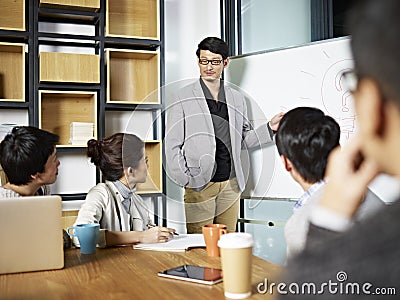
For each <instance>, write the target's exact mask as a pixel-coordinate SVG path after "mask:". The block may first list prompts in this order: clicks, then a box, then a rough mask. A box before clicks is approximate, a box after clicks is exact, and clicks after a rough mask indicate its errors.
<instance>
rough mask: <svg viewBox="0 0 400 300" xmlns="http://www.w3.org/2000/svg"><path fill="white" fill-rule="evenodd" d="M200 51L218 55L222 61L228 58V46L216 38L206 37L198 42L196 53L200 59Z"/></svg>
mask: <svg viewBox="0 0 400 300" xmlns="http://www.w3.org/2000/svg"><path fill="white" fill-rule="evenodd" d="M200 50H208V51H210V52H212V53H216V54H220V55H221V56H222V59H227V58H228V56H229V47H228V44H227V43H225V42H224V41H223V40H221V39H220V38H217V37H207V38H205V39H204V40H202V41H201V42H200V44H199V45H198V47H197V51H196V55H197V57H198V58H200Z"/></svg>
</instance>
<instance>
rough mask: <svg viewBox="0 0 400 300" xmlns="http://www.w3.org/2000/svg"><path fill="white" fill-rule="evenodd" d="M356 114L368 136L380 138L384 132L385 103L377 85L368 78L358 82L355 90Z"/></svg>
mask: <svg viewBox="0 0 400 300" xmlns="http://www.w3.org/2000/svg"><path fill="white" fill-rule="evenodd" d="M357 98H358V99H357V101H356V105H357V114H358V115H359V117H360V118H362V119H363V120H364V121H363V127H364V128H365V130H367V131H368V133H369V134H375V135H377V136H382V135H383V133H384V131H385V103H384V98H383V97H382V93H381V91H380V89H379V87H378V84H377V83H376V82H375V81H374V80H372V79H369V78H365V79H362V80H361V81H360V82H359V86H358V90H357Z"/></svg>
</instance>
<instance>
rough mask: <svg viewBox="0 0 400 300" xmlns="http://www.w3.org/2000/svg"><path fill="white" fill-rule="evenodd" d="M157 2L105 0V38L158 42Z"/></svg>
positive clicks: (155, 0) (158, 10) (154, 0)
mask: <svg viewBox="0 0 400 300" xmlns="http://www.w3.org/2000/svg"><path fill="white" fill-rule="evenodd" d="M159 16H160V8H159V1H158V0H107V11H106V36H110V37H111V36H114V37H128V38H142V39H153V40H160V17H159Z"/></svg>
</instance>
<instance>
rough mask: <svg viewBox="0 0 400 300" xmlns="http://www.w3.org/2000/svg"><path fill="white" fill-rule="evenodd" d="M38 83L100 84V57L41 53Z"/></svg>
mask: <svg viewBox="0 0 400 300" xmlns="http://www.w3.org/2000/svg"><path fill="white" fill-rule="evenodd" d="M39 65H40V75H39V76H40V77H39V80H40V81H52V82H76V83H100V56H99V55H94V54H93V55H92V54H76V53H59V52H41V53H40V59H39Z"/></svg>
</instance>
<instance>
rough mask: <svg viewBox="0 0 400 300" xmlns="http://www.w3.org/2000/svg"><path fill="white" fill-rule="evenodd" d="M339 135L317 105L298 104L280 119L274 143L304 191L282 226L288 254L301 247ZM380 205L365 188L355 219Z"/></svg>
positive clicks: (378, 200) (332, 123)
mask: <svg viewBox="0 0 400 300" xmlns="http://www.w3.org/2000/svg"><path fill="white" fill-rule="evenodd" d="M299 124H301V126H300V125H299ZM339 139H340V127H339V124H338V123H337V122H336V121H335V120H334V119H333V118H332V117H330V116H327V115H325V114H324V113H323V112H322V111H321V110H319V109H317V108H312V107H297V108H295V109H293V110H291V111H289V112H287V113H286V114H285V115H284V116H283V118H282V120H281V123H280V127H279V130H278V132H277V134H276V146H277V147H278V152H279V154H280V156H281V158H282V161H283V164H284V165H285V168H286V170H287V171H288V172H289V173H290V175H291V176H292V177H293V179H294V180H295V181H296V182H297V183H298V184H300V186H301V187H302V188H303V190H304V192H305V193H304V194H303V196H302V197H301V198H300V199H299V200H298V201H297V202H296V204H295V205H294V213H293V215H292V216H291V217H290V219H289V220H288V221H287V223H286V226H285V239H286V244H287V254H288V256H289V257H290V256H293V255H294V254H297V253H299V252H300V251H301V250H303V248H304V245H305V242H306V236H307V232H308V224H309V215H310V211H311V210H312V207H313V206H315V204H317V203H318V200H319V199H320V198H321V196H322V191H323V186H324V183H325V182H324V178H325V170H326V165H327V161H328V156H329V154H330V153H331V151H332V150H333V149H335V148H336V147H338V146H339ZM382 207H384V203H383V202H382V201H381V200H380V199H379V198H378V197H377V196H376V195H375V194H374V193H373V192H371V191H368V192H367V193H366V195H365V200H364V203H363V205H362V206H361V208H360V210H359V211H358V213H357V216H356V219H357V220H362V219H363V218H365V217H366V216H368V215H370V214H371V213H374V212H375V211H377V210H378V209H379V208H382Z"/></svg>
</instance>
